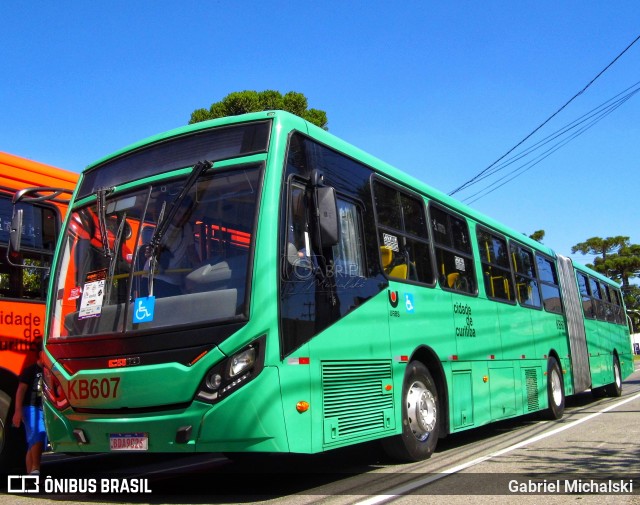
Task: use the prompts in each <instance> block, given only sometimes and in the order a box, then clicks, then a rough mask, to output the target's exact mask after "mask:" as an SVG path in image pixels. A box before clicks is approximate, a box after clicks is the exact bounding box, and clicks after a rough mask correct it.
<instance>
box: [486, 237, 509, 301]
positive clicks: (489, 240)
mask: <svg viewBox="0 0 640 505" xmlns="http://www.w3.org/2000/svg"><path fill="white" fill-rule="evenodd" d="M477 235H478V250H479V252H480V260H481V262H482V277H483V279H484V288H485V291H486V293H487V296H488V297H489V298H493V299H496V300H502V301H506V302H515V293H514V290H513V279H512V278H511V267H510V263H509V253H508V249H507V241H506V240H505V239H504V237H500V236H498V235H496V234H493V233H490V232H489V231H487V230H484V229H482V228H478V231H477Z"/></svg>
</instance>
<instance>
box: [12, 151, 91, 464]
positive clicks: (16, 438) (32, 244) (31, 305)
mask: <svg viewBox="0 0 640 505" xmlns="http://www.w3.org/2000/svg"><path fill="white" fill-rule="evenodd" d="M77 181H78V174H77V173H75V172H70V171H67V170H62V169H60V168H56V167H52V166H49V165H45V164H43V163H38V162H36V161H32V160H28V159H25V158H21V157H19V156H14V155H12V154H8V153H4V152H0V467H1V468H5V469H8V468H11V467H14V466H17V465H22V464H23V462H24V451H25V449H26V447H25V443H24V433H23V430H22V429H19V430H17V429H13V428H12V427H11V418H12V416H13V403H14V396H15V391H16V388H17V385H18V376H19V375H20V372H21V371H22V369H23V368H25V367H26V366H29V365H30V364H32V363H34V362H35V360H36V355H37V352H36V350H37V345H38V343H39V342H40V341H41V340H42V335H43V332H44V319H45V299H46V292H47V284H48V281H49V276H48V268H49V266H50V265H51V260H52V258H53V253H54V250H55V243H56V240H57V239H58V235H59V234H60V224H61V221H62V218H63V217H64V214H65V213H66V210H67V205H66V203H65V198H64V196H63V195H64V194H65V193H67V198H68V197H69V196H70V193H71V192H72V191H73V189H75V186H76V183H77ZM27 188H33V189H34V190H35V189H36V188H37V190H38V191H40V193H35V198H33V197H31V198H25V200H24V201H21V202H19V203H17V204H16V205H15V208H16V209H20V210H22V218H23V221H22V223H23V226H22V230H23V232H22V235H21V237H20V239H21V240H20V242H21V248H20V252H19V253H15V252H13V251H12V250H11V248H10V247H9V242H10V234H11V227H12V216H13V209H14V198H16V195H17V194H20V193H21V191H22V190H25V189H27ZM31 194H34V193H31ZM52 196H53V198H52Z"/></svg>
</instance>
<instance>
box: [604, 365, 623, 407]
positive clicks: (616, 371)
mask: <svg viewBox="0 0 640 505" xmlns="http://www.w3.org/2000/svg"><path fill="white" fill-rule="evenodd" d="M605 391H606V393H607V395H608V396H613V397H614V398H619V397H620V396H622V374H621V373H620V360H619V359H618V356H616V355H615V354H614V355H613V382H612V383H611V384H607V385H606V386H605Z"/></svg>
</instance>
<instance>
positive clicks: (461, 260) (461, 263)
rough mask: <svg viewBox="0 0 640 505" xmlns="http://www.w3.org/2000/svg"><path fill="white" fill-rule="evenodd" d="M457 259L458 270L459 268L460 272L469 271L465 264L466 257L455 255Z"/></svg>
mask: <svg viewBox="0 0 640 505" xmlns="http://www.w3.org/2000/svg"><path fill="white" fill-rule="evenodd" d="M455 261H456V270H459V271H460V272H466V271H467V268H466V267H465V264H464V258H461V257H460V256H455Z"/></svg>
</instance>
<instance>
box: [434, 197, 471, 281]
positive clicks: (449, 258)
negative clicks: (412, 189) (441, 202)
mask: <svg viewBox="0 0 640 505" xmlns="http://www.w3.org/2000/svg"><path fill="white" fill-rule="evenodd" d="M429 214H430V217H431V229H432V230H433V237H434V248H435V252H436V268H437V271H438V280H439V283H440V286H441V287H442V288H443V289H447V290H453V291H459V292H462V293H467V294H475V293H476V292H477V289H476V276H475V270H474V266H473V256H472V255H471V241H470V238H469V227H468V226H467V222H466V221H465V220H464V219H463V218H461V217H459V216H456V215H455V214H452V213H449V212H447V211H445V210H443V209H441V208H440V207H436V206H435V205H431V206H430V207H429Z"/></svg>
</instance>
